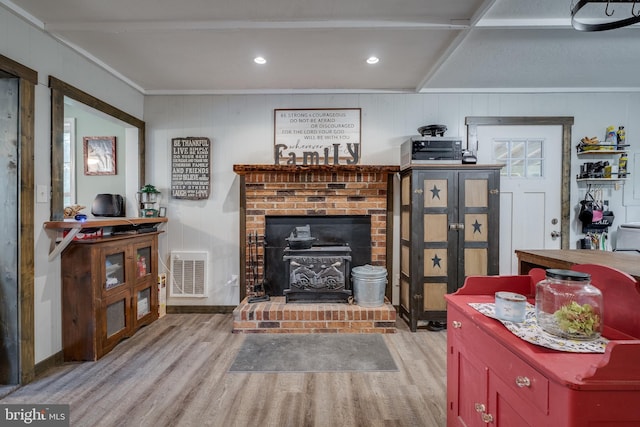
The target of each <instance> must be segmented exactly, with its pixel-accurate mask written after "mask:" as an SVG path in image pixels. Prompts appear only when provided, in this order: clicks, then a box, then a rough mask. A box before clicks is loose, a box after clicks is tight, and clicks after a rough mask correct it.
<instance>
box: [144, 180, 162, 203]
mask: <svg viewBox="0 0 640 427" xmlns="http://www.w3.org/2000/svg"><path fill="white" fill-rule="evenodd" d="M158 194H160V192H159V191H158V189H156V187H155V186H154V185H151V184H146V185H145V186H144V187H142V188H141V189H140V202H141V203H155V202H156V200H157V198H158Z"/></svg>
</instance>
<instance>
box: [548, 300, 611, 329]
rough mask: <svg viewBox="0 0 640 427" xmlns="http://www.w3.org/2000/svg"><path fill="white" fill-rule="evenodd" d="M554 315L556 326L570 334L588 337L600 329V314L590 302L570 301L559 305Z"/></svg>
mask: <svg viewBox="0 0 640 427" xmlns="http://www.w3.org/2000/svg"><path fill="white" fill-rule="evenodd" d="M554 316H555V318H556V321H557V322H558V328H560V330H561V331H563V332H566V333H567V334H570V335H579V336H585V337H590V336H592V335H593V334H594V333H595V332H596V331H598V330H599V329H600V316H599V315H598V313H596V312H595V310H594V309H593V307H592V306H591V305H590V304H583V305H580V304H578V303H577V302H575V301H571V303H569V304H566V305H563V306H562V307H560V309H559V310H558V311H556V312H555V313H554Z"/></svg>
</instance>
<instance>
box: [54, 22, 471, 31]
mask: <svg viewBox="0 0 640 427" xmlns="http://www.w3.org/2000/svg"><path fill="white" fill-rule="evenodd" d="M44 28H45V30H47V31H51V32H56V31H100V32H104V33H122V32H147V31H178V30H181V31H194V30H280V29H286V30H289V29H299V30H305V29H327V28H328V29H351V28H353V29H369V28H372V29H430V28H433V29H438V30H442V29H453V30H460V29H465V28H469V20H464V19H445V18H424V19H422V20H415V21H409V20H362V21H361V20H323V21H129V22H122V21H102V22H48V23H46V24H45V25H44Z"/></svg>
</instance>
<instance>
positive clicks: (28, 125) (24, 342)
mask: <svg viewBox="0 0 640 427" xmlns="http://www.w3.org/2000/svg"><path fill="white" fill-rule="evenodd" d="M0 70H2V71H4V72H6V73H9V74H11V75H13V76H15V77H17V78H19V82H18V85H19V91H20V101H19V106H18V108H19V121H20V124H19V132H20V135H19V147H18V150H19V161H20V165H19V181H20V188H19V190H18V198H19V206H17V209H18V217H19V230H18V276H17V277H18V303H19V307H18V312H19V315H18V322H20V324H19V325H18V330H19V332H18V334H19V337H18V338H19V342H20V349H19V353H20V355H19V358H20V360H19V362H18V363H19V364H20V367H19V369H20V375H19V376H20V384H26V383H28V382H31V381H33V379H34V378H35V321H34V304H35V303H34V253H35V243H34V212H33V211H34V208H35V206H34V172H33V170H34V132H35V119H34V114H35V86H36V85H37V84H38V73H37V71H34V70H32V69H30V68H28V67H25V66H24V65H22V64H19V63H18V62H15V61H13V60H12V59H9V58H7V57H6V56H3V55H0Z"/></svg>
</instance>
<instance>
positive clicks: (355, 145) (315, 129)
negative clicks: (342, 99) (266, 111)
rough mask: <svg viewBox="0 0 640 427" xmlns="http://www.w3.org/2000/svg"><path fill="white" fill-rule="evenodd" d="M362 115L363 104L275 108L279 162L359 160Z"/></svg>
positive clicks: (276, 159) (275, 154)
mask: <svg viewBox="0 0 640 427" xmlns="http://www.w3.org/2000/svg"><path fill="white" fill-rule="evenodd" d="M360 117H361V110H360V108H346V109H337V108H327V109H317V110H298V109H295V110H281V109H276V110H274V133H275V135H274V161H275V164H276V165H278V164H288V165H337V164H341V163H342V164H357V163H358V162H359V161H360Z"/></svg>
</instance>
